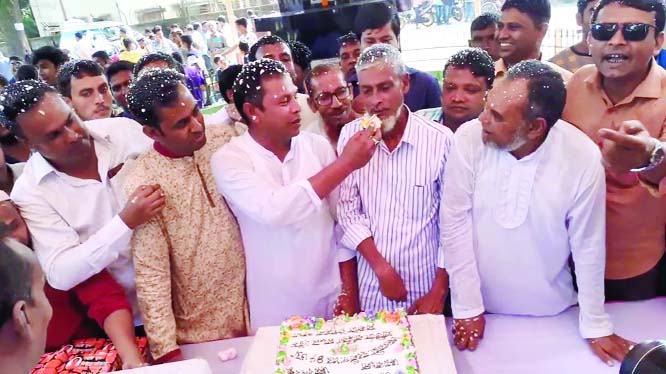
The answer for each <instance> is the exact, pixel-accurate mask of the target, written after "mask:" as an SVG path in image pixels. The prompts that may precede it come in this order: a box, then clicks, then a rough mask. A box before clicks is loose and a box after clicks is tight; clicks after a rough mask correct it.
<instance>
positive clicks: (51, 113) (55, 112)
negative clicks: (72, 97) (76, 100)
mask: <svg viewBox="0 0 666 374" xmlns="http://www.w3.org/2000/svg"><path fill="white" fill-rule="evenodd" d="M70 113H72V109H71V108H70V107H69V105H67V104H66V103H65V102H64V101H63V99H62V98H61V97H60V95H59V94H57V93H55V92H47V93H46V94H45V95H44V98H42V100H40V101H39V102H38V103H37V105H35V106H33V107H32V108H30V110H28V111H26V112H25V113H22V114H19V115H18V116H17V117H16V121H17V122H18V123H19V124H20V126H21V127H22V128H24V129H25V126H26V125H28V126H32V127H34V128H37V129H40V130H38V131H42V130H43V131H44V132H49V131H50V128H51V127H56V126H60V125H62V123H60V122H64V121H65V120H66V119H67V117H68V116H69V115H70Z"/></svg>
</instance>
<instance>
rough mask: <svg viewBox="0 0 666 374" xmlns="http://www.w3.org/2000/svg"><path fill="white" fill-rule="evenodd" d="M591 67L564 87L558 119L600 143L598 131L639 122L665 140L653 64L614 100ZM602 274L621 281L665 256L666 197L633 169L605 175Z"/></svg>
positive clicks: (662, 79)
mask: <svg viewBox="0 0 666 374" xmlns="http://www.w3.org/2000/svg"><path fill="white" fill-rule="evenodd" d="M601 79H602V77H601V75H600V74H599V72H598V70H597V68H596V66H585V67H583V68H581V69H580V70H578V71H577V72H576V74H574V76H573V78H572V79H571V81H569V84H568V86H567V104H566V107H565V108H564V114H563V115H562V118H563V119H564V120H566V121H568V122H570V123H572V124H573V125H575V126H576V127H578V128H579V129H581V130H582V131H583V132H585V133H586V134H587V135H588V136H589V137H591V138H592V140H593V141H594V142H595V143H597V144H600V143H601V138H600V137H599V134H598V132H599V129H602V128H610V127H611V126H612V125H614V124H615V125H620V124H621V123H622V122H623V121H628V120H639V121H641V122H642V123H643V125H645V127H646V128H647V130H648V132H649V133H650V135H651V136H652V137H655V138H659V137H661V138H662V140H664V139H666V137H665V135H666V134H664V126H665V125H666V71H664V69H662V68H661V67H660V66H659V65H657V63H656V62H652V66H651V67H650V72H649V73H648V75H647V76H646V78H645V80H643V82H642V83H641V84H639V85H638V87H636V89H635V90H634V92H632V93H631V94H630V95H629V96H628V97H626V98H625V99H623V100H622V101H620V102H618V103H616V104H613V103H612V102H611V100H610V99H609V98H608V95H606V93H605V92H604V89H603V87H602V85H601ZM606 178H607V181H606V183H607V191H606V194H607V197H606V208H607V209H606V211H607V215H606V248H607V251H608V252H607V255H606V278H608V279H626V278H631V277H635V276H638V275H641V274H644V273H645V272H647V271H648V270H650V269H652V268H653V267H654V266H655V265H656V264H657V262H658V261H659V259H661V257H662V256H663V254H664V237H666V197H662V198H657V197H654V196H652V195H651V194H650V193H649V192H648V191H647V190H646V189H645V188H643V187H642V186H641V185H640V183H639V180H638V177H637V175H636V174H635V173H627V174H624V175H615V174H613V173H611V172H607V173H606Z"/></svg>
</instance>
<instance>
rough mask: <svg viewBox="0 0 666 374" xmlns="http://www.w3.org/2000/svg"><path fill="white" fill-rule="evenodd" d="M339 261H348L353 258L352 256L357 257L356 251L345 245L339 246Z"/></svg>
mask: <svg viewBox="0 0 666 374" xmlns="http://www.w3.org/2000/svg"><path fill="white" fill-rule="evenodd" d="M337 257H338V263H340V262H346V261H349V260H351V259H352V258H354V257H356V251H353V250H351V249H347V248H345V247H342V246H340V247H338V256H337Z"/></svg>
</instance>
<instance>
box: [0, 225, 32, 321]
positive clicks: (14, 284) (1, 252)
mask: <svg viewBox="0 0 666 374" xmlns="http://www.w3.org/2000/svg"><path fill="white" fill-rule="evenodd" d="M2 226H3V227H4V225H2ZM2 230H3V231H5V232H6V231H7V229H6V228H3V229H2ZM4 236H5V234H3V238H2V239H1V240H0V284H2V287H0V327H2V326H4V325H5V323H7V321H9V320H11V319H12V313H13V310H14V305H16V303H18V302H19V301H25V302H32V300H33V299H32V297H33V295H32V279H33V271H34V270H33V266H35V265H33V262H32V261H31V260H30V258H29V257H27V256H25V255H23V254H21V253H19V252H17V251H16V250H14V249H13V248H12V247H11V246H10V245H9V244H8V243H7V239H5V238H4Z"/></svg>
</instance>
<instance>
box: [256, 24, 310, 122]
mask: <svg viewBox="0 0 666 374" xmlns="http://www.w3.org/2000/svg"><path fill="white" fill-rule="evenodd" d="M249 57H250V61H255V60H260V59H262V58H269V59H271V60H275V61H280V62H281V63H282V64H284V67H285V69H287V72H288V73H289V76H291V79H292V80H293V81H294V82H295V78H296V68H295V67H294V57H293V56H292V54H291V49H290V48H289V45H288V44H287V43H286V42H285V41H284V40H282V38H280V37H279V36H276V35H266V36H263V37H261V39H259V40H258V41H257V42H256V43H255V44H254V45H253V46H252V47H251V48H250V55H249ZM296 100H297V101H298V105H299V106H300V107H301V114H300V115H301V126H302V127H301V130H304V131H312V132H314V133H317V129H314V131H313V130H312V129H310V125H311V124H313V123H316V122H315V121H316V120H317V113H315V112H313V111H312V109H310V106H309V105H308V95H305V94H302V93H296Z"/></svg>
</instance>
